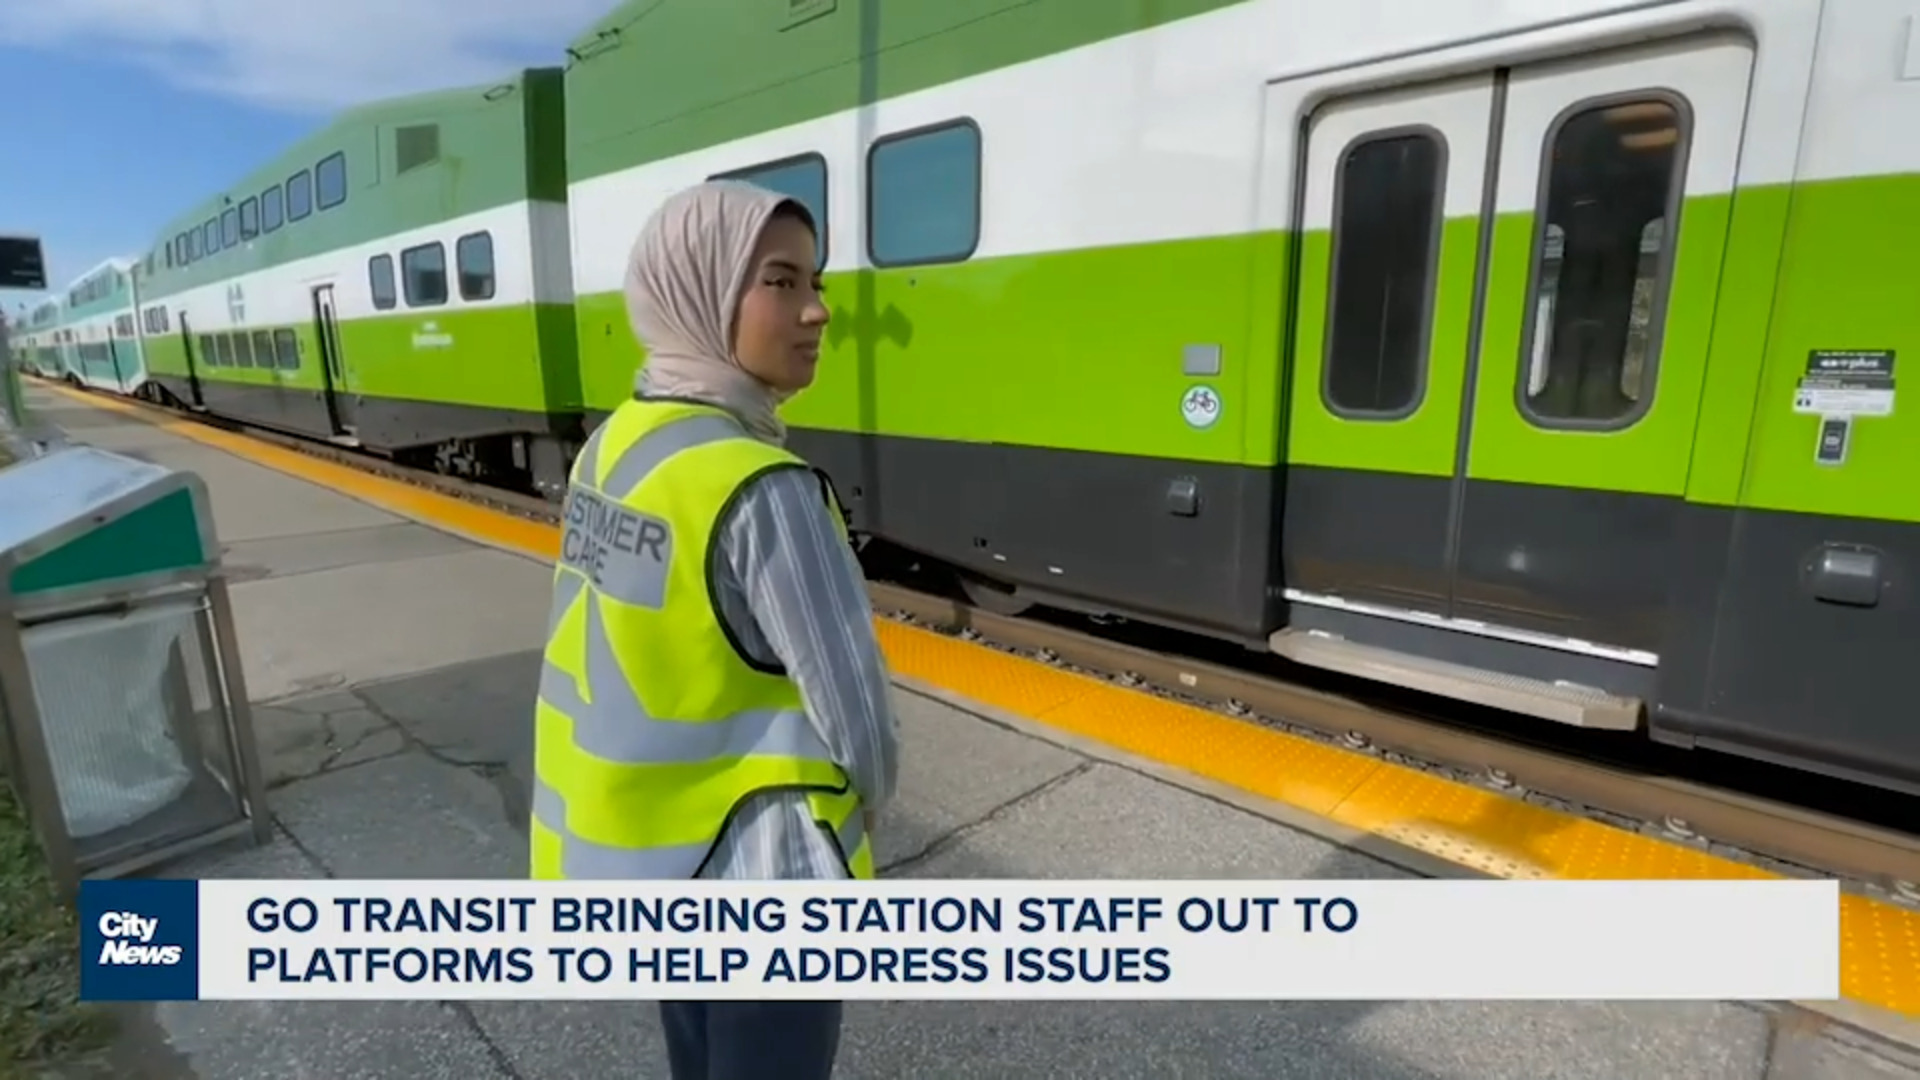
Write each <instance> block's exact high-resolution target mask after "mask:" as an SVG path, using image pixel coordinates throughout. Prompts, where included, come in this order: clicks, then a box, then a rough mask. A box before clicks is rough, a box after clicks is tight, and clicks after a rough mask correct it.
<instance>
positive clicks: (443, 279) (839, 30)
mask: <svg viewBox="0 0 1920 1080" xmlns="http://www.w3.org/2000/svg"><path fill="white" fill-rule="evenodd" d="M556 59H558V56H557V57H556ZM1915 132H1920V7H1916V6H1915V4H1914V3H1913V2H1912V0H1845V2H1832V0H1828V2H1822V0H1667V2H1660V0H1530V2H1529V3H1526V4H1514V3H1510V2H1504V0H1451V2H1448V3H1444V4H1441V3H1431V2H1418V3H1416V2H1414V0H1404V2H1399V3H1389V2H1386V0H1361V2H1356V3H1347V4H1331V5H1330V4H1324V3H1318V2H1310V0H1238V2H1232V0H939V2H934V0H790V2H789V3H785V4H763V3H760V2H758V0H751V2H750V0H645V2H634V3H628V4H623V5H622V6H621V7H619V8H618V9H617V10H615V11H613V12H612V13H610V14H609V15H608V16H607V17H606V18H605V19H603V20H601V21H600V22H599V23H597V24H596V25H594V26H593V27H591V28H589V29H588V30H587V31H586V32H585V33H584V34H583V35H582V36H581V37H580V38H579V39H578V40H577V41H575V42H574V43H573V44H572V45H571V47H569V48H568V49H567V50H566V52H565V60H564V67H563V68H542V69H535V70H529V71H524V72H521V73H519V74H517V75H516V76H514V77H513V78H510V79H507V80H505V81H502V82H500V83H498V84H496V85H492V86H486V87H476V88H473V89H469V90H456V91H449V92H445V93H439V94H433V95H428V96H423V97H418V98H411V99H408V100H404V101H396V102H388V103H384V104H379V105H373V106H368V107H365V108H360V109H356V110H354V111H352V112H349V113H347V114H345V115H343V116H341V117H340V118H339V119H338V120H337V121H336V122H335V123H333V124H332V125H331V126H330V127H328V128H327V129H326V130H324V131H323V132H321V133H319V134H317V135H315V136H313V137H312V138H310V139H308V140H307V141H305V142H303V143H301V144H300V145H298V146H296V147H294V148H293V149H292V150H290V151H289V152H287V153H286V154H283V155H282V156H280V157H279V158H276V159H275V160H273V161H271V162H269V163H267V164H265V165H263V166H262V167H261V168H260V169H258V170H257V171H256V172H255V173H253V174H252V175H251V176H249V177H247V178H245V179H244V180H243V181H242V182H240V183H238V184H236V185H235V186H234V187H233V189H232V190H230V191H225V192H221V193H218V194H217V195H215V196H214V197H212V198H210V199H208V200H207V201H206V202H205V203H204V204H202V205H200V206H198V207H195V208H193V210H192V211H191V212H189V213H186V214H184V215H182V216H181V217H180V218H179V219H178V220H177V221H176V222H174V223H173V224H172V225H171V226H169V227H168V228H167V229H166V230H165V231H164V233H163V235H162V236H161V237H160V238H159V241H158V243H157V245H156V246H155V247H154V249H153V251H152V253H151V254H149V255H147V256H146V257H145V259H146V266H145V268H144V269H145V273H143V275H142V279H141V290H142V295H141V298H140V302H141V318H140V329H141V334H142V336H143V338H144V340H145V347H146V350H147V362H148V364H149V366H150V368H151V371H152V374H153V377H154V379H155V380H156V381H157V384H158V386H159V387H160V388H162V389H163V390H164V392H165V393H167V394H169V395H171V396H172V397H174V398H176V399H178V400H179V401H181V402H184V403H187V404H189V405H191V406H194V407H198V408H202V409H205V410H208V411H210V412H215V413H222V414H226V415H231V416H234V417H239V418H244V419H246V420H249V421H252V422H255V423H261V424H267V425H275V426H279V427H283V428H286V429H288V430H293V431H300V432H306V433H309V434H312V435H315V436H318V437H326V438H333V439H336V440H341V441H350V442H353V443H357V444H358V445H360V446H363V447H365V448H367V449H369V450H372V451H375V452H379V453H383V454H389V455H394V456H398V457H404V458H410V459H413V460H417V461H432V462H437V463H438V465H439V466H440V467H442V468H445V469H448V470H449V471H460V472H466V473H469V474H474V475H484V476H490V477H494V478H496V479H501V480H502V482H517V483H522V484H525V485H528V486H531V487H533V488H535V489H537V490H541V491H544V492H546V493H548V494H549V495H557V494H558V492H559V491H560V490H561V489H562V488H563V486H564V476H565V471H564V470H565V468H566V465H567V462H568V461H569V460H570V457H571V454H572V453H573V451H574V449H575V448H576V447H577V446H578V445H579V444H580V442H581V440H582V438H583V437H584V435H585V433H586V432H587V431H590V430H591V429H592V427H593V425H594V424H596V423H597V422H599V420H600V419H601V418H603V417H604V416H605V414H606V413H607V412H608V411H609V410H611V409H612V408H613V407H615V406H616V405H617V404H618V403H619V402H620V401H621V400H622V399H623V398H624V397H625V396H626V395H627V394H628V393H629V392H630V387H631V381H632V375H633V371H634V369H635V367H636V365H637V363H638V362H639V360H640V358H641V354H640V351H639V349H638V347H637V346H636V344H635V343H634V341H633V339H632V336H631V333H630V331H629V329H628V327H627V322H626V318H625V315H624V311H623V306H622V303H621V300H620V296H619V286H620V281H621V276H622V270H623V266H624V260H625V257H626V254H627V251H628V248H629V245H630V243H631V241H632V239H633V237H634V235H635V233H636V231H637V230H638V228H639V227H640V224H641V222H642V221H643V220H644V218H645V217H646V215H647V214H648V213H649V212H651V210H652V209H653V207H654V206H655V205H657V204H658V202H659V200H660V199H661V198H662V197H663V196H665V195H666V194H667V193H669V192H671V191H674V190H676V189H678V188H680V187H682V186H684V185H687V184H690V183H693V182H696V181H699V180H702V179H705V178H707V177H711V176H720V175H735V176H746V177H750V178H756V179H758V180H760V181H761V182H762V183H765V184H767V185H768V186H772V187H775V188H777V189H779V190H782V191H784V192H786V193H788V194H791V195H793V196H794V197H796V198H799V199H801V200H803V201H805V202H806V203H807V204H808V205H809V206H810V207H811V208H812V209H813V210H814V212H815V214H816V215H817V217H818V218H819V220H820V221H821V222H822V224H823V228H824V234H823V248H822V250H823V253H824V271H825V277H826V279H827V281H828V285H829V289H830V290H831V291H830V293H829V296H828V299H829V301H830V305H831V307H832V309H833V313H834V319H833V322H832V324H831V328H830V332H829V348H828V351H827V355H826V356H825V357H824V358H823V361H822V364H821V369H820V378H819V382H818V384H817V385H816V386H815V388H814V389H813V390H811V391H810V392H809V393H807V394H805V395H802V396H801V397H800V398H798V399H797V400H796V401H794V402H793V403H792V404H791V406H790V407H789V409H788V412H787V417H788V420H789V421H790V423H791V425H792V427H793V429H794V431H793V439H792V441H793V445H794V447H795V448H796V449H797V450H799V451H800V452H801V453H803V454H805V455H806V456H807V457H809V458H810V459H811V460H812V461H813V462H814V463H815V464H817V465H818V466H820V467H821V468H822V469H824V470H825V471H826V472H827V473H828V474H829V475H830V476H831V477H832V479H833V481H834V483H835V484H836V486H837V487H838V488H839V493H840V495H841V497H842V499H843V500H844V501H845V503H846V504H847V505H848V506H849V508H850V509H851V512H852V514H853V519H854V527H855V529H856V530H857V531H858V532H860V533H862V534H864V535H866V536H868V537H870V538H874V539H877V540H879V541H883V542H885V543H888V544H891V545H896V546H898V547H902V548H906V549H909V550H913V551H916V552H918V553H920V554H921V555H923V556H925V557H929V558H932V559H936V560H940V561H942V562H944V563H946V564H948V565H950V566H951V567H953V568H954V569H955V570H957V571H958V572H959V573H961V574H962V575H963V576H964V578H965V579H966V580H967V581H968V582H969V583H970V587H971V588H972V589H973V590H974V592H975V593H976V595H978V596H980V597H981V598H982V599H983V602H991V603H993V604H995V605H997V606H1001V607H1017V606H1020V605H1024V604H1031V603H1042V604H1047V605H1053V606H1062V607H1067V608H1074V609H1081V610H1087V611H1093V612H1099V613H1106V614H1114V615H1120V616H1124V617H1128V618H1132V619H1136V620H1140V621H1146V622H1154V623H1161V624H1166V625H1170V626H1176V627H1182V628H1186V629H1191V630H1197V631H1201V632H1204V633H1208V634H1212V635H1215V636H1217V637H1220V638H1224V639H1229V640H1236V641H1240V642H1244V643H1246V644H1248V645H1250V646H1252V647H1256V648H1259V649H1271V650H1272V651H1274V652H1277V653H1280V654H1283V655H1285V656H1288V657H1292V658H1293V659H1295V660H1297V661H1300V662H1302V663H1305V664H1310V665H1317V666H1321V667H1325V668H1331V669H1336V670H1341V671H1346V672H1350V673H1355V674H1360V675H1363V676H1366V677H1369V678H1373V679H1378V680H1382V681H1385V682H1389V683H1395V684H1400V685H1405V686H1411V687H1416V688H1421V689H1425V690H1428V691H1432V692H1435V693H1439V694H1443V695H1451V696H1454V697H1458V698H1462V699H1467V700H1472V701H1478V702H1482V703H1486V704H1490V705H1495V706H1499V707H1502V708H1506V709H1510V710H1514V711H1516V712H1519V713H1522V714H1529V715H1533V716H1537V717H1541V718H1543V719H1547V720H1553V721H1560V722H1566V723H1573V724H1581V725H1588V726H1595V727H1603V728H1613V729H1620V730H1636V731H1637V730H1644V731H1645V732H1646V733H1648V734H1649V735H1651V736H1652V737H1653V738H1656V739H1659V740H1662V741H1667V742H1674V743H1679V744H1687V745H1701V746H1713V747H1718V748H1722V749H1727V750H1731V751H1734V752H1737V753H1741V754H1746V755H1751V756H1755V757H1760V758H1767V759H1772V760H1776V761H1782V762H1786V763H1790V764H1792V765H1794V766H1796V767H1800V768H1805V769H1809V770H1815V771H1819V772H1824V773H1829V774H1836V775H1842V776H1849V777H1854V778H1858V779H1864V780H1866V781H1869V782H1872V783H1875V784H1880V785H1885V786H1890V787H1896V788H1905V789H1913V790H1920V722H1916V721H1914V720H1913V719H1912V716H1913V714H1912V713H1910V712H1909V711H1908V709H1909V708H1911V702H1912V700H1913V698H1914V696H1915V694H1916V693H1920V674H1916V668H1915V667H1913V666H1911V665H1910V659H1911V657H1912V656H1913V655H1914V649H1915V643H1916V642H1920V606H1916V598H1915V596H1914V590H1915V586H1916V584H1917V583H1920V577H1917V575H1920V481H1916V480H1915V479H1914V475H1913V463H1914V462H1915V461H1917V460H1920V419H1917V418H1916V416H1917V414H1916V412H1915V410H1913V409H1907V410H1899V409H1896V408H1895V406H1894V401H1895V380H1894V370H1893V369H1894V365H1895V363H1896V360H1897V358H1898V356H1899V355H1900V354H1901V353H1902V352H1906V353H1909V354H1910V353H1912V351H1913V350H1914V349H1916V348H1920V299H1917V298H1920V269H1916V265H1915V260H1914V257H1913V255H1912V252H1913V251H1914V250H1916V249H1920V176H1916V172H1920V138H1915V137H1914V133H1915Z"/></svg>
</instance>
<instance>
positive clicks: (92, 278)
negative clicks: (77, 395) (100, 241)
mask: <svg viewBox="0 0 1920 1080" xmlns="http://www.w3.org/2000/svg"><path fill="white" fill-rule="evenodd" d="M134 269H135V263H134V260H132V259H128V258H112V259H107V260H105V261H104V262H102V263H100V265H98V266H96V267H94V268H93V269H91V270H88V271H87V272H86V273H84V274H82V275H80V277H79V278H77V279H75V280H74V282H73V284H72V285H71V286H69V287H68V289H67V294H66V302H65V303H64V305H63V306H62V311H63V322H62V329H63V330H64V331H65V340H64V342H63V344H62V348H63V349H64V350H65V357H66V369H67V375H68V381H70V382H73V383H75V384H77V385H80V386H87V387H91V388H93V389H95V390H107V391H111V392H113V393H116V394H141V393H142V392H143V390H144V387H145V385H146V381H147V366H146V358H145V355H144V350H143V348H142V344H143V343H142V341H141V337H140V335H139V333H138V332H137V330H136V329H135V326H134V309H135V304H136V299H135V293H134V278H133V274H134Z"/></svg>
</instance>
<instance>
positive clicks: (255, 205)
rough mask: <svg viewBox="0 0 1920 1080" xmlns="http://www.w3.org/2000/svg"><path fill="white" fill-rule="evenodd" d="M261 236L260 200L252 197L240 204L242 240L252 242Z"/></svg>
mask: <svg viewBox="0 0 1920 1080" xmlns="http://www.w3.org/2000/svg"><path fill="white" fill-rule="evenodd" d="M259 235H260V200H259V199H258V198H256V197H254V196H252V195H249V196H247V197H246V199H245V200H243V201H242V202H241V203H240V239H242V240H251V239H253V238H254V237H256V236H259Z"/></svg>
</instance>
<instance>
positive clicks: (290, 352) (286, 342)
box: [273, 329, 300, 371]
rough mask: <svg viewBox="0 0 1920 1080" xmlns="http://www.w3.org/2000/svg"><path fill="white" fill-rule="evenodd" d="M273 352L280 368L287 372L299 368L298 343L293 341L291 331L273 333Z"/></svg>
mask: <svg viewBox="0 0 1920 1080" xmlns="http://www.w3.org/2000/svg"><path fill="white" fill-rule="evenodd" d="M273 352H274V355H275V356H277V357H279V359H280V366H281V367H282V368H284V369H286V370H287V371H293V370H295V369H297V368H298V367H299V366H300V342H298V341H297V340H295V339H294V336H293V331H291V330H287V329H280V330H275V331H274V332H273Z"/></svg>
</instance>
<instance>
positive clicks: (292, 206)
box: [287, 169, 313, 221]
mask: <svg viewBox="0 0 1920 1080" xmlns="http://www.w3.org/2000/svg"><path fill="white" fill-rule="evenodd" d="M311 213H313V174H312V173H310V172H308V171H307V170H305V169H301V170H300V171H299V172H297V173H294V174H293V175H292V176H289V177H287V220H288V221H299V220H300V219H301V218H303V217H306V216H307V215H308V214H311Z"/></svg>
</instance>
